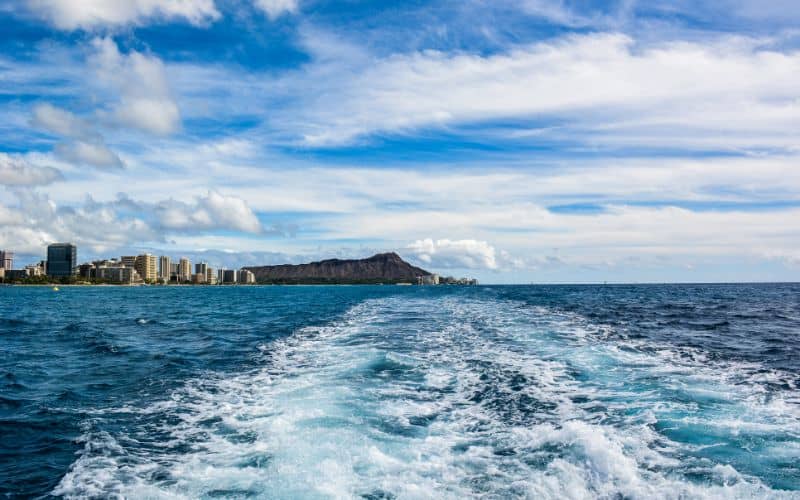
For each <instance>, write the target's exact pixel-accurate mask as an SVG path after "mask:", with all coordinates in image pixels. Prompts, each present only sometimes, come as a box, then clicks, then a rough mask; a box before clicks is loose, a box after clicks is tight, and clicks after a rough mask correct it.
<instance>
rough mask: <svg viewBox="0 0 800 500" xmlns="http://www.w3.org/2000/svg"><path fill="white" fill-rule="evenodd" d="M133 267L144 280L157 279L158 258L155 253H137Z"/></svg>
mask: <svg viewBox="0 0 800 500" xmlns="http://www.w3.org/2000/svg"><path fill="white" fill-rule="evenodd" d="M134 268H135V269H136V272H137V273H139V276H140V277H141V278H142V279H143V280H145V281H150V282H152V281H155V280H156V279H158V260H157V259H156V256H155V255H152V254H149V253H146V254H143V255H138V256H137V257H136V263H135V265H134Z"/></svg>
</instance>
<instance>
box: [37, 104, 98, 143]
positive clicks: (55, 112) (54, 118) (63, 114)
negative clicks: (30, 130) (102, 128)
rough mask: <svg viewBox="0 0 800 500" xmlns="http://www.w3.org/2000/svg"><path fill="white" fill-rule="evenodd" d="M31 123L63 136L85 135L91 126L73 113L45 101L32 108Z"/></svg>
mask: <svg viewBox="0 0 800 500" xmlns="http://www.w3.org/2000/svg"><path fill="white" fill-rule="evenodd" d="M33 124H34V125H36V126H38V127H41V128H43V129H45V130H47V131H49V132H52V133H54V134H57V135H60V136H64V137H85V136H87V135H89V133H90V128H91V127H90V125H89V124H88V123H87V122H86V121H85V120H83V119H81V118H78V117H77V116H75V115H74V114H73V113H70V112H69V111H66V110H63V109H61V108H57V107H55V106H52V105H50V104H47V103H45V104H39V105H38V106H36V107H35V108H33Z"/></svg>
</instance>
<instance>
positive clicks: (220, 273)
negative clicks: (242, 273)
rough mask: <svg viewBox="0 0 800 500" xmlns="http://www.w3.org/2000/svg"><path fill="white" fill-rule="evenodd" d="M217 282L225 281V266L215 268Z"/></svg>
mask: <svg viewBox="0 0 800 500" xmlns="http://www.w3.org/2000/svg"><path fill="white" fill-rule="evenodd" d="M217 283H219V284H222V283H225V268H224V267H220V268H219V269H217Z"/></svg>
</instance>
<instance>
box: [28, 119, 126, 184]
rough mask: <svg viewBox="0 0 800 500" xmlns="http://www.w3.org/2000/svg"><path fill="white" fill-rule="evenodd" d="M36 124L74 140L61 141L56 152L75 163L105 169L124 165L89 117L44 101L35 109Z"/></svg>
mask: <svg viewBox="0 0 800 500" xmlns="http://www.w3.org/2000/svg"><path fill="white" fill-rule="evenodd" d="M32 121H33V124H34V125H36V126H38V127H41V128H43V129H45V130H47V131H49V132H52V133H54V134H57V135H61V136H63V137H68V138H71V139H74V140H73V141H71V142H67V143H62V144H58V145H56V147H55V153H56V155H58V156H59V157H60V158H62V159H63V160H66V161H68V162H72V163H78V164H86V165H92V166H95V167H101V168H122V167H123V166H124V164H123V162H122V160H121V159H120V158H119V156H118V155H117V154H116V153H114V152H113V151H111V149H109V147H108V146H107V145H106V143H105V140H104V138H103V136H102V135H100V134H99V133H97V132H96V131H95V130H94V127H93V126H92V125H91V124H90V123H89V122H88V121H87V120H85V119H82V118H79V117H77V116H75V115H74V114H73V113H70V112H69V111H66V110H63V109H61V108H57V107H55V106H52V105H50V104H40V105H38V106H36V107H35V108H34V109H33V120H32Z"/></svg>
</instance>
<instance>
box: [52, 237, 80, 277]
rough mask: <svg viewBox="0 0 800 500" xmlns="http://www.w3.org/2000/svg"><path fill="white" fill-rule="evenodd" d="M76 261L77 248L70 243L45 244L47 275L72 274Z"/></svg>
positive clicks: (60, 275)
mask: <svg viewBox="0 0 800 500" xmlns="http://www.w3.org/2000/svg"><path fill="white" fill-rule="evenodd" d="M77 261H78V249H77V248H76V247H75V245H73V244H72V243H53V244H52V245H48V246H47V275H48V276H52V277H57V278H60V277H63V276H72V273H73V270H74V269H75V265H76V264H77Z"/></svg>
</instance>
